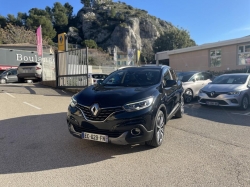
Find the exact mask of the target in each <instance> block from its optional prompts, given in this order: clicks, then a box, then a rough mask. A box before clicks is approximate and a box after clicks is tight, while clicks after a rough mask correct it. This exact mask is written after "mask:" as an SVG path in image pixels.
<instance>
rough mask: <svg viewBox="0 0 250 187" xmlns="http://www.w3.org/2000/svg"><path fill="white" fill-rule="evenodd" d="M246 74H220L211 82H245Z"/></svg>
mask: <svg viewBox="0 0 250 187" xmlns="http://www.w3.org/2000/svg"><path fill="white" fill-rule="evenodd" d="M247 77H248V75H221V76H219V77H216V78H215V79H214V80H213V82H212V83H211V84H245V83H246V80H247Z"/></svg>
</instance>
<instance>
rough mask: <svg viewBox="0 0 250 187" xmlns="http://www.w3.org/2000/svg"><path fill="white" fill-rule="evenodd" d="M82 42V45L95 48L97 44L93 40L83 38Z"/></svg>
mask: <svg viewBox="0 0 250 187" xmlns="http://www.w3.org/2000/svg"><path fill="white" fill-rule="evenodd" d="M82 44H83V46H84V47H88V48H90V49H97V44H96V42H95V41H94V40H84V41H83V42H82Z"/></svg>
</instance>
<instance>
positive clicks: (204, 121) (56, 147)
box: [0, 83, 250, 187]
mask: <svg viewBox="0 0 250 187" xmlns="http://www.w3.org/2000/svg"><path fill="white" fill-rule="evenodd" d="M72 95H73V94H72V93H70V92H65V91H62V90H59V89H51V88H48V87H44V86H42V85H40V84H39V83H25V84H7V85H0V103H1V107H0V150H1V152H0V181H1V186H32V187H33V186H126V187H127V186H233V187H235V186H250V136H249V134H250V109H248V110H247V111H241V110H238V109H235V108H221V107H204V106H200V105H199V104H198V103H197V101H193V102H192V103H191V104H186V105H185V115H184V117H183V118H182V119H172V120H170V121H169V122H168V123H167V126H166V129H165V138H164V142H163V145H162V146H161V147H159V148H154V149H153V148H150V147H147V146H145V145H126V146H119V145H112V144H106V143H99V142H93V141H84V140H80V139H76V138H74V137H73V136H72V135H70V134H69V132H68V129H67V125H66V111H67V106H68V104H69V102H70V97H71V96H72Z"/></svg>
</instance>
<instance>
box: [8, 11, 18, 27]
mask: <svg viewBox="0 0 250 187" xmlns="http://www.w3.org/2000/svg"><path fill="white" fill-rule="evenodd" d="M6 20H7V22H8V23H10V24H13V25H15V24H16V21H17V19H16V17H15V16H14V15H13V14H7V18H6Z"/></svg>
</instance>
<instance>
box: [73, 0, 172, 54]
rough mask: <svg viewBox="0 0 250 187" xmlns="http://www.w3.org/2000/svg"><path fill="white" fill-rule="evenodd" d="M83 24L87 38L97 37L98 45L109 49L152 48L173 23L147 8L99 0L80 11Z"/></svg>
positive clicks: (82, 27) (79, 17) (80, 20)
mask: <svg viewBox="0 0 250 187" xmlns="http://www.w3.org/2000/svg"><path fill="white" fill-rule="evenodd" d="M78 20H79V23H80V24H79V28H80V29H81V30H82V33H83V36H84V38H83V39H84V40H89V39H92V40H95V41H96V43H97V45H98V46H100V47H102V48H104V49H106V48H109V47H111V48H112V47H114V46H116V47H118V49H119V50H121V51H124V52H125V51H127V48H137V49H141V48H142V49H143V48H147V49H148V50H151V51H152V45H153V43H154V41H155V40H156V39H157V38H158V37H159V36H160V35H161V34H162V33H163V32H164V31H165V30H167V29H169V28H171V27H174V26H173V25H172V24H171V23H168V22H166V21H163V20H160V19H157V18H156V17H154V16H150V15H148V13H147V12H146V11H145V10H139V9H134V8H133V7H132V6H130V5H126V4H125V3H114V2H112V1H111V0H95V1H93V5H92V7H84V8H82V9H81V10H80V11H79V12H78Z"/></svg>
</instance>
